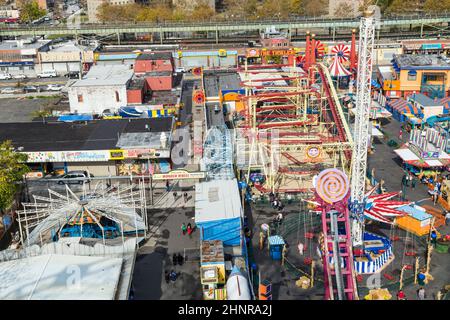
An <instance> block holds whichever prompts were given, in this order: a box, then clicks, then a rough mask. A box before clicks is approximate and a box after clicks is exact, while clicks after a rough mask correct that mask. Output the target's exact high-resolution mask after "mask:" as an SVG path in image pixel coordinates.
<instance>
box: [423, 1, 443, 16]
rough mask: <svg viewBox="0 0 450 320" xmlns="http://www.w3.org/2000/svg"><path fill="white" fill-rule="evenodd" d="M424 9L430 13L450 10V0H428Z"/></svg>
mask: <svg viewBox="0 0 450 320" xmlns="http://www.w3.org/2000/svg"><path fill="white" fill-rule="evenodd" d="M423 10H424V11H425V12H428V13H437V12H444V11H449V10H450V0H426V1H425V3H424V4H423Z"/></svg>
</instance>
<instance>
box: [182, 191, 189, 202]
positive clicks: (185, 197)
mask: <svg viewBox="0 0 450 320" xmlns="http://www.w3.org/2000/svg"><path fill="white" fill-rule="evenodd" d="M183 197H184V202H185V203H186V202H187V201H188V194H187V192H185V193H183Z"/></svg>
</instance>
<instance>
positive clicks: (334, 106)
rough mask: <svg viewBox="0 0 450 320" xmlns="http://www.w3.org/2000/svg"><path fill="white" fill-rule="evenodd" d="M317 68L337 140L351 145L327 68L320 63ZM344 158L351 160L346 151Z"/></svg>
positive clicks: (348, 130)
mask: <svg viewBox="0 0 450 320" xmlns="http://www.w3.org/2000/svg"><path fill="white" fill-rule="evenodd" d="M318 66H319V68H317V69H318V71H319V75H320V78H321V79H322V84H323V88H324V89H325V92H326V96H327V101H328V104H329V107H330V111H331V114H332V115H333V118H334V121H335V123H336V128H337V131H338V135H339V138H340V139H341V141H342V142H344V141H348V142H350V143H351V144H353V138H352V135H351V133H350V128H349V126H348V124H347V122H346V121H345V116H344V112H343V111H342V107H341V104H340V102H339V99H338V97H337V93H336V89H335V88H334V86H333V85H332V83H333V80H332V79H331V76H330V73H329V72H328V69H327V67H325V66H324V65H323V64H322V63H319V64H318ZM345 156H346V158H347V159H348V160H350V159H351V154H350V152H349V151H348V150H347V151H345Z"/></svg>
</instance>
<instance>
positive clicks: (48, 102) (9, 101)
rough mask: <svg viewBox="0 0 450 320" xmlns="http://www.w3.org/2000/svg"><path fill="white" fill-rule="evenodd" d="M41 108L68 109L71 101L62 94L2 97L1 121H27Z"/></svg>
mask: <svg viewBox="0 0 450 320" xmlns="http://www.w3.org/2000/svg"><path fill="white" fill-rule="evenodd" d="M39 110H58V111H68V110H69V102H68V101H67V100H66V99H63V98H61V97H60V96H55V97H45V98H44V97H40V98H33V99H28V98H5V99H0V119H1V122H27V121H31V120H32V119H33V113H34V112H36V111H39Z"/></svg>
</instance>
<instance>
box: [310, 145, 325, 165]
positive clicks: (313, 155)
mask: <svg viewBox="0 0 450 320" xmlns="http://www.w3.org/2000/svg"><path fill="white" fill-rule="evenodd" d="M321 155H322V148H321V147H318V146H309V147H308V148H306V157H307V158H308V159H309V160H310V161H313V162H314V161H319V160H320V156H321Z"/></svg>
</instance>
